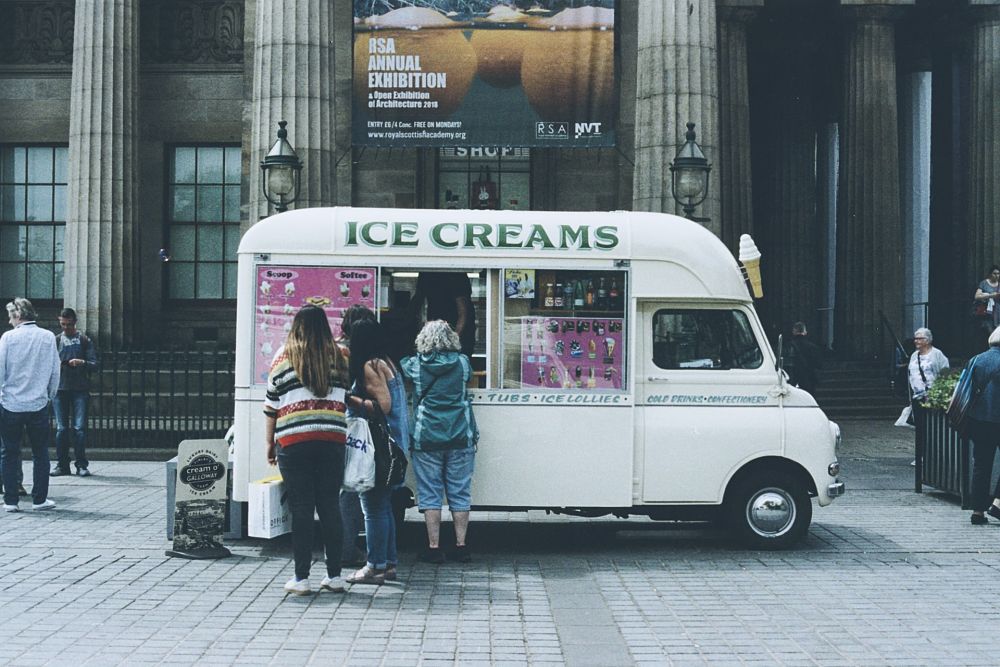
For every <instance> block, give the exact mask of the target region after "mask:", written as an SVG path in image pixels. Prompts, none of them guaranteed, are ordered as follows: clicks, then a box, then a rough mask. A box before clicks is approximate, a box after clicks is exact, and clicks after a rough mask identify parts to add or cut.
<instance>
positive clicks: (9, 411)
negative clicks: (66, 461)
mask: <svg viewBox="0 0 1000 667" xmlns="http://www.w3.org/2000/svg"><path fill="white" fill-rule="evenodd" d="M7 316H8V318H9V320H10V325H11V326H12V327H14V329H13V330H12V331H8V332H7V333H5V334H4V335H3V336H2V337H0V447H2V452H3V457H2V460H3V463H2V464H0V468H2V471H0V474H2V475H3V503H4V505H3V508H4V511H6V512H17V511H18V509H19V508H18V504H17V502H18V493H17V491H18V473H19V472H20V470H21V440H22V438H23V437H24V435H25V434H27V436H28V440H29V442H30V443H31V457H32V461H33V468H34V470H33V482H34V483H33V484H32V487H31V500H32V508H33V509H36V510H50V509H52V508H54V507H55V506H56V504H55V503H54V502H53V501H51V500H49V498H48V495H49V402H50V401H51V400H52V399H53V398H54V397H55V395H56V391H57V390H58V389H59V365H60V364H59V352H58V351H57V350H56V337H55V335H54V334H53V333H52V332H51V331H48V330H46V329H42V328H40V327H39V326H38V325H37V324H35V308H34V306H32V305H31V302H30V301H28V300H27V299H24V298H20V297H19V298H16V299H14V300H13V301H11V302H10V303H8V304H7Z"/></svg>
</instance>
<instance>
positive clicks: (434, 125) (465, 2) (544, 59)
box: [352, 0, 617, 148]
mask: <svg viewBox="0 0 1000 667" xmlns="http://www.w3.org/2000/svg"><path fill="white" fill-rule="evenodd" d="M577 4H578V3H577V2H575V0H548V1H547V2H541V3H536V4H534V5H533V6H532V7H530V8H526V7H523V6H516V5H509V4H505V3H500V2H496V0H406V1H405V2H402V1H392V0H390V1H389V2H377V3H376V2H370V1H369V0H354V74H353V116H352V118H353V142H354V144H356V145H359V146H483V145H506V146H558V147H560V148H564V147H579V146H585V147H606V146H614V144H615V113H616V101H617V95H616V94H615V86H616V80H615V55H614V54H615V43H614V40H615V5H616V4H617V0H592V1H591V2H590V3H589V4H588V5H585V6H576V5H577Z"/></svg>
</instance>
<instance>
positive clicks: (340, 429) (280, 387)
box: [264, 349, 347, 447]
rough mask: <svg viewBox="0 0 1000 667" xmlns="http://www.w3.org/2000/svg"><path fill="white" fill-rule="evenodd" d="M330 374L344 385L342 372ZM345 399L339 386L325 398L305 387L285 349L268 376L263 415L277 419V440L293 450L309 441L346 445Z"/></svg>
mask: <svg viewBox="0 0 1000 667" xmlns="http://www.w3.org/2000/svg"><path fill="white" fill-rule="evenodd" d="M331 372H332V373H333V374H334V376H335V377H337V378H341V380H340V381H341V383H343V382H344V380H343V379H342V376H343V375H344V374H343V373H339V372H337V371H336V370H333V369H331ZM335 382H337V380H335ZM346 400H347V396H346V391H345V389H344V388H343V387H340V386H333V387H331V388H330V391H329V392H328V393H327V395H326V396H323V397H322V398H318V397H317V396H316V395H314V394H313V393H312V392H311V391H309V389H307V388H305V387H303V386H302V382H300V381H299V378H298V376H297V375H296V374H295V369H294V368H292V364H291V362H289V361H288V357H287V355H286V354H285V352H284V350H283V349H282V350H278V354H276V355H275V357H274V361H273V362H271V372H270V374H269V375H268V377H267V394H266V395H265V398H264V414H266V415H268V416H271V417H275V418H276V419H277V421H276V423H275V427H274V437H275V440H277V442H278V444H279V445H281V446H282V447H290V446H291V445H294V444H296V443H299V442H306V441H309V440H323V441H327V442H336V443H340V444H344V441H345V440H346V436H347V420H346V418H345V416H344V413H345V412H346V410H347V406H346V404H345V403H346Z"/></svg>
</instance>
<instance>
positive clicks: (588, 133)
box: [573, 123, 601, 139]
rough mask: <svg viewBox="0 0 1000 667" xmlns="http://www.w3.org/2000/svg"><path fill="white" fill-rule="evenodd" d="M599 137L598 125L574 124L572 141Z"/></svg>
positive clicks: (599, 128) (599, 126)
mask: <svg viewBox="0 0 1000 667" xmlns="http://www.w3.org/2000/svg"><path fill="white" fill-rule="evenodd" d="M599 136H601V124H600V123H576V127H575V133H574V135H573V138H574V139H579V138H580V137H599Z"/></svg>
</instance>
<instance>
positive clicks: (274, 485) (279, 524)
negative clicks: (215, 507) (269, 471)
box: [247, 475, 292, 539]
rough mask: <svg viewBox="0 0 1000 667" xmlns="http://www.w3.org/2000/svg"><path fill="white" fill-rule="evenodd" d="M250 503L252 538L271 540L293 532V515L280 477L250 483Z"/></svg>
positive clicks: (249, 526) (249, 527) (250, 530)
mask: <svg viewBox="0 0 1000 667" xmlns="http://www.w3.org/2000/svg"><path fill="white" fill-rule="evenodd" d="M249 501H250V502H249V507H248V508H247V509H248V512H247V513H248V514H249V522H248V531H247V532H248V533H249V535H250V537H263V538H268V539H269V538H272V537H278V536H279V535H284V534H285V533H290V532H292V513H291V511H290V510H289V508H288V498H287V497H286V495H285V483H284V482H283V481H282V480H281V476H280V475H275V476H273V477H265V478H264V479H258V480H257V481H256V482H250V498H249Z"/></svg>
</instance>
